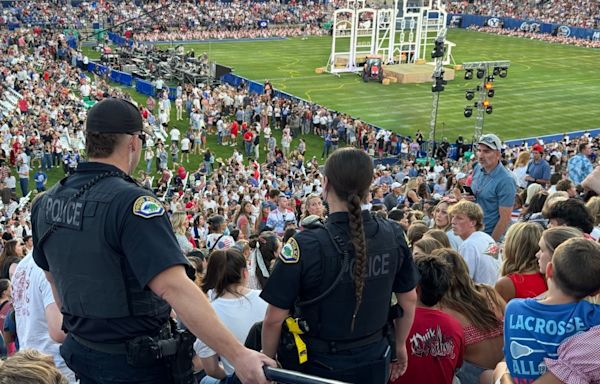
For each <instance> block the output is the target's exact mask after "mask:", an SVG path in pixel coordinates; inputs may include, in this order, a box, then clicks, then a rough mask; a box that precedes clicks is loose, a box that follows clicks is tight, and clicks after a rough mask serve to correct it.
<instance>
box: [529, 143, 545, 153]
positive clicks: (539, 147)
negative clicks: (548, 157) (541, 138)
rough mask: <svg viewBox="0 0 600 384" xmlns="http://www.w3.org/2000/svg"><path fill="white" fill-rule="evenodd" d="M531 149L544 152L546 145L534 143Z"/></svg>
mask: <svg viewBox="0 0 600 384" xmlns="http://www.w3.org/2000/svg"><path fill="white" fill-rule="evenodd" d="M531 150H532V151H533V152H539V153H543V152H544V147H542V146H541V145H540V144H534V145H533V146H532V147H531Z"/></svg>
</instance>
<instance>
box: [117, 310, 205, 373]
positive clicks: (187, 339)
mask: <svg viewBox="0 0 600 384" xmlns="http://www.w3.org/2000/svg"><path fill="white" fill-rule="evenodd" d="M195 341H196V337H195V336H194V335H193V334H192V333H191V332H189V331H188V330H182V329H178V328H177V326H176V324H175V322H174V321H172V320H170V322H169V323H167V324H166V325H165V326H164V327H163V328H162V329H161V331H160V332H159V334H158V336H156V337H150V336H139V337H136V338H135V339H133V340H130V341H128V342H127V343H126V347H127V363H128V364H129V365H131V366H132V367H138V368H140V367H141V368H143V367H149V366H152V365H154V364H156V363H157V362H159V361H164V362H165V363H166V364H167V366H168V368H169V371H170V374H171V379H172V381H171V382H172V383H173V384H195V380H194V370H193V367H192V357H193V355H194V348H193V347H194V342H195Z"/></svg>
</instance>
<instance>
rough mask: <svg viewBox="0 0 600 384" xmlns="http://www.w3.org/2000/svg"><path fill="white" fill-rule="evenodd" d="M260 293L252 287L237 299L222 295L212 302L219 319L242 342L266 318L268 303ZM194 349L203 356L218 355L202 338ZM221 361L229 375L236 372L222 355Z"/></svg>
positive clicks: (210, 295) (210, 294)
mask: <svg viewBox="0 0 600 384" xmlns="http://www.w3.org/2000/svg"><path fill="white" fill-rule="evenodd" d="M259 295H260V291H258V290H254V289H252V290H250V291H249V292H248V293H247V294H246V295H245V296H243V297H238V298H235V299H233V298H222V297H220V298H218V299H215V300H214V301H213V302H212V303H211V305H212V306H213V309H214V310H215V312H216V313H217V316H219V319H221V321H222V322H223V324H225V326H226V327H227V329H229V330H230V331H231V333H233V335H234V336H235V337H236V338H237V339H238V340H239V341H240V342H241V343H242V344H243V343H244V341H245V340H246V337H247V336H248V332H249V331H250V328H251V327H252V326H253V325H254V323H257V322H259V321H263V320H264V318H265V314H266V312H267V303H266V302H265V301H264V300H263V299H261V298H260V296H259ZM208 297H209V298H213V297H214V293H213V292H212V290H210V291H208ZM194 351H196V354H197V355H198V356H200V357H202V358H207V357H211V356H214V355H216V353H215V351H213V350H212V349H210V348H209V347H208V346H207V345H206V344H204V343H203V342H202V341H201V340H196V343H195V344H194ZM221 361H222V362H223V368H224V369H225V373H226V374H227V375H228V376H229V375H232V374H233V372H234V369H233V366H232V365H231V364H230V363H229V362H228V361H227V360H226V359H224V358H223V357H221Z"/></svg>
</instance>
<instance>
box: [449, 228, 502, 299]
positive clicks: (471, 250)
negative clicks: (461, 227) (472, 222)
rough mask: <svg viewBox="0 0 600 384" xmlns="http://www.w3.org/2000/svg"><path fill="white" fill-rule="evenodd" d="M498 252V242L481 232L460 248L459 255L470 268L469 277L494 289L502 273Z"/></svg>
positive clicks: (467, 240) (470, 237)
mask: <svg viewBox="0 0 600 384" xmlns="http://www.w3.org/2000/svg"><path fill="white" fill-rule="evenodd" d="M498 251H499V248H498V245H497V244H496V241H495V240H494V239H493V238H492V237H491V236H490V235H488V234H487V233H485V232H481V231H477V232H473V233H472V234H471V236H469V237H468V238H466V239H465V240H464V241H463V242H462V244H461V245H460V247H458V253H460V254H461V255H462V257H463V258H464V259H465V261H466V262H467V266H468V267H469V276H471V278H472V279H473V280H474V281H475V282H476V283H481V284H488V285H491V286H492V287H493V286H494V285H495V284H496V281H497V280H498V277H499V272H500V260H499V259H498V258H497V257H498V253H499V252H498Z"/></svg>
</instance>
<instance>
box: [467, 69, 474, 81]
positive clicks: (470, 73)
mask: <svg viewBox="0 0 600 384" xmlns="http://www.w3.org/2000/svg"><path fill="white" fill-rule="evenodd" d="M472 78H473V70H472V69H466V70H465V80H471V79H472Z"/></svg>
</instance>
